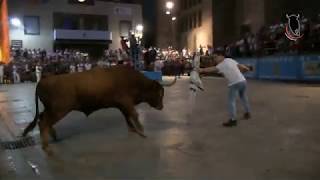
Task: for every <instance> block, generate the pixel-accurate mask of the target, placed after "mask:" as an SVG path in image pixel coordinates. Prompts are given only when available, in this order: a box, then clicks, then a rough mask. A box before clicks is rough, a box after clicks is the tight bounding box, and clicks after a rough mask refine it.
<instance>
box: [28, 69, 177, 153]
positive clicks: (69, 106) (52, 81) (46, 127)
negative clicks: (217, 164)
mask: <svg viewBox="0 0 320 180" xmlns="http://www.w3.org/2000/svg"><path fill="white" fill-rule="evenodd" d="M174 83H175V81H174V82H172V83H171V84H170V85H173V84H174ZM163 96H164V89H163V87H162V85H161V84H160V83H159V82H157V81H153V80H150V79H148V78H146V77H145V76H144V75H143V74H142V73H140V72H138V71H135V70H132V69H129V68H126V67H114V68H110V69H102V68H95V69H92V70H91V71H86V72H83V73H74V74H63V75H57V76H49V77H47V78H43V79H42V80H41V81H40V82H39V83H38V85H37V88H36V95H35V98H36V99H35V101H36V115H35V118H34V120H33V121H32V122H31V123H30V124H29V125H28V127H27V128H26V129H25V130H24V132H23V136H26V135H27V134H28V132H30V131H31V130H33V129H34V127H35V126H36V124H37V121H38V119H40V121H39V123H38V125H39V129H40V136H41V140H42V148H43V149H44V150H45V151H46V152H50V151H49V148H48V147H49V146H48V139H49V135H51V137H52V138H53V139H54V140H57V136H56V132H55V130H54V128H53V126H54V124H55V123H57V122H58V121H59V120H60V119H62V118H63V117H64V116H66V115H67V114H68V113H69V112H71V111H73V110H76V111H81V112H83V113H85V114H86V115H87V116H88V115H90V114H91V113H93V112H94V111H97V110H99V109H102V108H109V107H115V108H118V109H119V110H120V111H121V112H122V114H123V115H124V116H125V119H126V122H127V125H128V128H129V130H130V131H133V132H136V133H138V134H139V135H141V136H144V134H143V126H142V125H141V123H140V122H139V120H138V113H137V111H136V109H135V105H137V104H140V103H143V102H146V103H148V104H149V105H150V106H151V107H153V108H156V109H158V110H161V109H162V108H163V102H162V101H163ZM38 98H39V99H40V100H41V102H42V103H43V105H44V111H43V112H41V113H40V114H39V107H38Z"/></svg>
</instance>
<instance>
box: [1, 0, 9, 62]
mask: <svg viewBox="0 0 320 180" xmlns="http://www.w3.org/2000/svg"><path fill="white" fill-rule="evenodd" d="M0 9H1V14H0V61H1V62H4V63H8V62H9V58H10V49H9V22H8V8H7V0H1V7H0Z"/></svg>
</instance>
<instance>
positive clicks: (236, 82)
mask: <svg viewBox="0 0 320 180" xmlns="http://www.w3.org/2000/svg"><path fill="white" fill-rule="evenodd" d="M213 57H214V60H215V62H216V63H217V66H213V67H209V68H201V69H200V70H199V72H200V73H208V72H219V73H222V74H223V75H224V77H225V78H226V79H227V80H228V87H229V99H228V109H229V114H230V119H229V121H228V122H225V123H223V126H225V127H232V126H236V125H237V120H236V97H237V95H238V94H239V96H240V99H241V103H242V105H243V106H244V108H245V114H244V118H245V119H250V118H251V113H250V106H249V101H248V97H247V81H246V79H245V77H244V76H243V74H242V73H243V72H248V71H250V70H252V69H251V68H249V67H247V66H245V65H242V64H239V63H237V62H236V61H235V60H233V59H231V58H225V55H224V51H223V50H217V51H215V52H214V53H213Z"/></svg>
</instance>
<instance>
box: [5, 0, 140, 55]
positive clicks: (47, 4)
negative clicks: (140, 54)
mask: <svg viewBox="0 0 320 180" xmlns="http://www.w3.org/2000/svg"><path fill="white" fill-rule="evenodd" d="M8 12H9V13H8V14H9V19H10V21H11V23H10V33H9V34H10V42H11V46H22V48H30V49H34V48H36V49H37V48H45V49H46V50H47V51H53V50H54V49H57V48H62V49H63V48H68V47H73V48H79V49H88V48H89V49H90V48H91V49H95V50H97V49H100V50H101V49H103V48H106V47H110V48H112V49H116V48H119V47H120V46H121V45H120V36H125V37H126V36H129V34H130V33H138V32H137V31H136V29H135V27H136V26H137V25H139V24H142V22H143V20H142V7H141V5H140V4H132V3H122V2H120V1H116V2H113V1H104V0H100V1H99V0H86V1H84V2H82V3H81V2H79V1H78V0H23V1H21V0H10V1H8ZM17 19H18V20H20V22H21V25H19V24H14V22H12V20H15V21H16V20H17ZM139 33H140V34H141V33H142V32H139ZM140 34H139V35H140Z"/></svg>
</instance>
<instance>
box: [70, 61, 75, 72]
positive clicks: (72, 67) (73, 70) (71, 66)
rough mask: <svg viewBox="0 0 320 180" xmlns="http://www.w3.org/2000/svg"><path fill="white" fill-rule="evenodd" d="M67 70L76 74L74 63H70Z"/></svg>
mask: <svg viewBox="0 0 320 180" xmlns="http://www.w3.org/2000/svg"><path fill="white" fill-rule="evenodd" d="M69 68H70V73H75V72H76V66H75V64H74V63H72V64H71V65H70V67H69Z"/></svg>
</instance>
